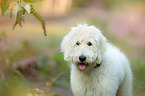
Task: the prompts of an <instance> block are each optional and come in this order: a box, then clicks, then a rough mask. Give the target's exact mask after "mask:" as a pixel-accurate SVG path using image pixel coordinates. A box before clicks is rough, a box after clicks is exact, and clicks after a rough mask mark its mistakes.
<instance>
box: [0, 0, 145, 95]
mask: <svg viewBox="0 0 145 96" xmlns="http://www.w3.org/2000/svg"><path fill="white" fill-rule="evenodd" d="M33 5H34V7H35V10H36V11H37V12H38V13H39V14H40V15H41V16H42V17H43V19H44V20H45V23H46V30H47V36H44V34H43V30H42V27H41V23H40V22H39V21H38V20H37V19H36V18H35V17H34V16H31V15H26V16H25V23H23V24H22V25H23V27H22V28H21V27H19V26H18V25H17V26H16V28H15V30H14V31H13V30H12V27H13V24H14V22H15V19H14V16H13V18H12V19H10V16H9V11H7V12H6V14H5V16H4V17H2V16H1V15H0V78H1V80H0V82H1V83H0V85H1V86H3V87H1V86H0V94H3V95H1V96H14V95H4V94H5V93H4V92H7V90H8V89H9V90H11V89H10V88H9V86H13V87H12V88H15V87H16V86H18V85H21V87H19V88H20V89H21V90H20V91H19V90H17V91H19V93H20V94H22V93H24V91H23V92H22V93H21V91H22V90H23V87H22V86H25V87H27V88H28V86H29V88H32V89H33V88H37V89H35V90H33V91H36V93H38V94H42V93H47V95H38V94H37V95H36V96H73V95H72V93H71V88H70V82H69V80H70V79H69V78H70V77H69V76H70V63H68V62H65V61H64V59H63V54H62V53H60V44H61V41H62V38H63V37H64V36H65V35H66V34H67V33H68V32H69V31H70V28H71V27H72V26H76V23H83V22H86V23H88V24H89V25H94V26H96V27H97V28H99V29H100V30H101V31H102V33H103V34H104V36H105V37H106V38H107V39H108V41H109V42H111V43H113V44H114V45H115V46H117V47H118V48H120V50H121V51H122V52H124V53H125V54H126V56H127V57H128V59H129V61H130V66H131V68H132V71H133V80H134V82H133V94H134V96H145V1H144V0H42V1H41V2H37V3H35V4H33ZM0 13H1V11H0ZM62 72H63V73H62ZM3 80H4V81H5V82H3ZM6 81H7V82H9V83H7V82H6ZM22 81H23V83H20V82H22ZM54 81H55V82H54ZM24 82H26V83H24ZM8 84H11V85H8ZM50 87H51V88H50ZM16 88H17V87H16ZM3 90H4V91H3ZM44 90H47V92H45V91H44ZM15 91H16V89H13V90H12V93H13V94H15V96H16V93H15ZM42 91H43V92H42ZM10 92H11V91H10ZM12 93H11V94H12ZM51 93H53V94H51ZM17 96H18V93H17ZM21 96H22V95H21ZM28 96H34V95H33V94H31V95H30V94H29V95H28Z"/></svg>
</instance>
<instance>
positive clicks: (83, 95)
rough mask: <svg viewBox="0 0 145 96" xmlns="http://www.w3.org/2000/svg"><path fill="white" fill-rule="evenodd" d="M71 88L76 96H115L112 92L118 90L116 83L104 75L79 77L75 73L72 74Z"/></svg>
mask: <svg viewBox="0 0 145 96" xmlns="http://www.w3.org/2000/svg"><path fill="white" fill-rule="evenodd" d="M77 73H78V72H77ZM71 87H72V91H73V93H74V96H114V94H115V93H112V92H111V91H113V90H114V89H117V88H116V87H117V86H115V83H113V82H112V81H111V80H110V78H106V76H105V75H103V74H102V75H82V74H80V75H79V74H74V72H73V74H71ZM116 91H117V90H116ZM110 93H111V94H110ZM109 94H110V95H109Z"/></svg>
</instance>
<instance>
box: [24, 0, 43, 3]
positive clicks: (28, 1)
mask: <svg viewBox="0 0 145 96" xmlns="http://www.w3.org/2000/svg"><path fill="white" fill-rule="evenodd" d="M23 1H24V2H27V3H36V2H38V1H42V0H23Z"/></svg>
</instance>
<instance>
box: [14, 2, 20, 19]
mask: <svg viewBox="0 0 145 96" xmlns="http://www.w3.org/2000/svg"><path fill="white" fill-rule="evenodd" d="M18 11H19V4H16V6H15V9H14V15H15V19H17V13H18Z"/></svg>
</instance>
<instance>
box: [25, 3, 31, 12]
mask: <svg viewBox="0 0 145 96" xmlns="http://www.w3.org/2000/svg"><path fill="white" fill-rule="evenodd" d="M24 8H25V10H26V11H27V13H28V14H30V5H29V4H27V5H26V6H25V7H24Z"/></svg>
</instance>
